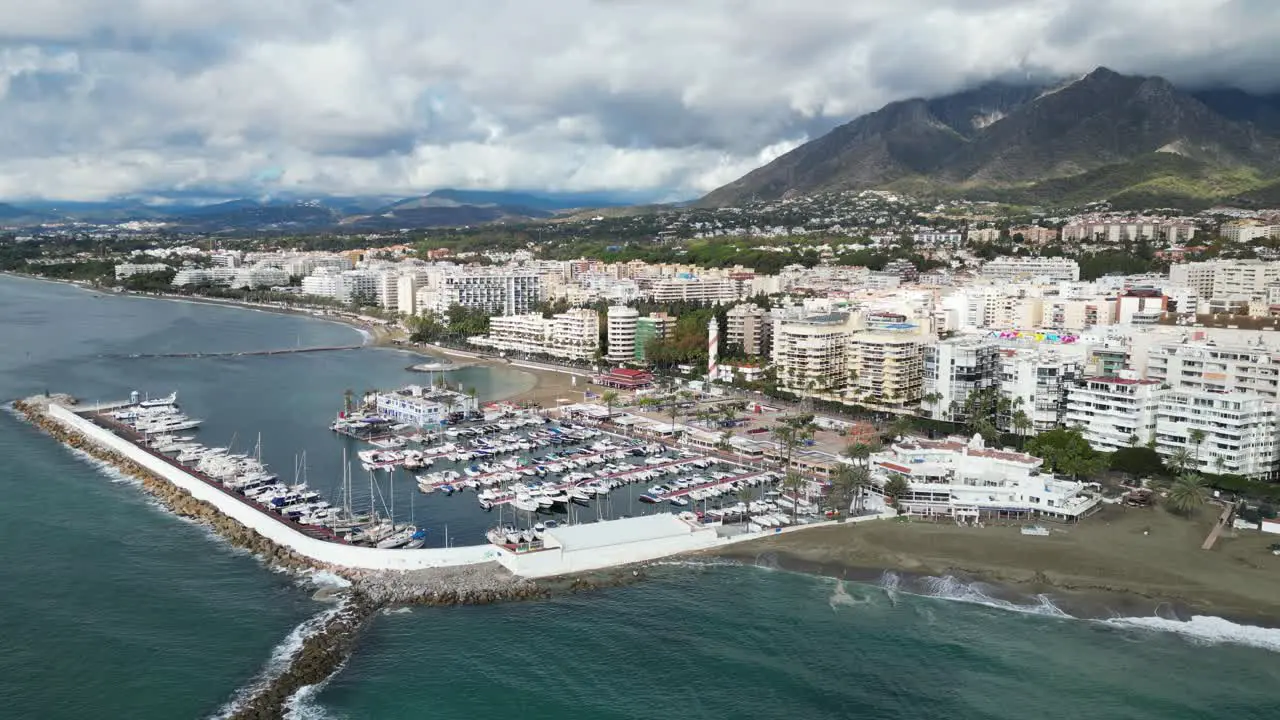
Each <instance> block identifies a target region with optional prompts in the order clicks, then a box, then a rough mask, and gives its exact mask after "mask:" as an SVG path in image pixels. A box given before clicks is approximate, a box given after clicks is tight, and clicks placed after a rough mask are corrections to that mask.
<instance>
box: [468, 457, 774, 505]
mask: <svg viewBox="0 0 1280 720" xmlns="http://www.w3.org/2000/svg"><path fill="white" fill-rule="evenodd" d="M583 457H589V456H585V455H584V456H583ZM699 459H700V458H682V459H680V460H672V461H671V462H668V463H662V464H661V465H638V466H635V467H634V468H633V469H630V470H622V471H619V472H616V473H611V474H609V475H604V476H601V477H593V478H591V479H590V480H578V481H574V482H563V483H556V484H553V485H548V486H544V487H546V488H548V489H550V490H553V491H555V492H559V491H561V490H568V489H570V488H575V487H578V486H580V485H589V484H591V483H594V482H599V481H601V480H617V479H621V478H625V477H630V476H632V475H636V474H638V473H642V472H645V471H648V470H660V469H663V468H669V467H681V466H684V465H691V464H693V463H694V462H696V461H697V460H699ZM508 472H510V471H508ZM494 474H502V473H494ZM763 474H764V473H763V472H758V473H753V474H750V475H737V476H734V477H733V478H728V479H724V480H712V481H711V482H707V483H703V484H700V485H694V486H690V487H687V488H681V489H679V490H676V491H674V492H671V493H667V494H665V495H663V496H662V497H660V498H659V499H660V500H668V499H670V498H673V497H683V496H685V495H688V494H689V493H691V492H693V491H694V490H701V489H705V488H709V487H715V486H716V485H723V484H725V483H726V482H730V481H731V480H749V479H751V478H754V477H758V476H760V475H763ZM471 479H473V480H475V479H478V478H471ZM457 483H458V481H457V480H454V481H453V482H452V483H450V482H445V483H443V484H444V485H450V484H452V485H457ZM515 498H516V493H515V492H513V491H510V490H506V491H503V492H501V493H498V494H496V495H494V496H493V497H491V498H489V502H490V503H492V504H493V505H494V506H497V505H505V504H507V503H510V502H511V501H512V500H514V499H515Z"/></svg>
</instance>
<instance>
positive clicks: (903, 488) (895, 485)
mask: <svg viewBox="0 0 1280 720" xmlns="http://www.w3.org/2000/svg"><path fill="white" fill-rule="evenodd" d="M910 491H911V484H910V483H908V482H907V478H906V476H905V475H903V474H902V473H893V474H892V475H890V476H889V480H888V481H887V482H885V484H884V494H885V495H888V496H889V497H891V498H893V506H894V507H895V508H896V507H900V506H901V498H902V496H903V495H906V494H907V493H908V492H910Z"/></svg>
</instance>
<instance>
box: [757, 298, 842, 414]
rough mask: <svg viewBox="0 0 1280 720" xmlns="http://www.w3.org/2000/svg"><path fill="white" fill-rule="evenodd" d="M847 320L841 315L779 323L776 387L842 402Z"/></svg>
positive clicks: (775, 337)
mask: <svg viewBox="0 0 1280 720" xmlns="http://www.w3.org/2000/svg"><path fill="white" fill-rule="evenodd" d="M852 335H853V326H852V323H851V321H850V317H849V316H848V315H847V314H843V313H831V314H827V315H812V316H808V317H804V318H796V319H787V320H779V321H778V322H776V323H775V324H774V333H773V364H774V368H775V370H776V371H777V375H778V387H780V388H782V389H783V390H787V391H789V392H793V393H796V394H799V395H815V396H822V397H826V398H828V399H832V400H840V399H843V397H842V394H843V392H844V390H845V389H846V388H847V387H848V384H849V371H850V364H849V340H850V338H851V337H852Z"/></svg>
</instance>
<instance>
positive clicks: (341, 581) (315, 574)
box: [307, 570, 351, 588]
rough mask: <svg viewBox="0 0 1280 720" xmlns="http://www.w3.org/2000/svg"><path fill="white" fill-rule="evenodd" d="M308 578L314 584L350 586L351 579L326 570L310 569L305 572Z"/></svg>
mask: <svg viewBox="0 0 1280 720" xmlns="http://www.w3.org/2000/svg"><path fill="white" fill-rule="evenodd" d="M307 576H308V578H309V579H310V580H311V582H312V583H313V584H315V585H321V586H328V587H340V588H345V587H351V581H350V580H348V579H346V578H344V577H342V576H341V575H338V574H337V573H333V572H330V571H328V570H312V571H310V572H309V573H307Z"/></svg>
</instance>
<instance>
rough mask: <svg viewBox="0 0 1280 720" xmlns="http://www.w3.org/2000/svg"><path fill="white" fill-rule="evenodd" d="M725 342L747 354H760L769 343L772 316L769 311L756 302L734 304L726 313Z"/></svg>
mask: <svg viewBox="0 0 1280 720" xmlns="http://www.w3.org/2000/svg"><path fill="white" fill-rule="evenodd" d="M725 320H726V328H725V344H726V345H728V346H731V347H737V348H740V349H741V350H742V352H744V353H746V354H747V355H760V354H762V353H763V352H764V349H765V347H767V346H768V343H769V333H770V330H771V327H772V324H773V322H772V318H771V317H770V315H769V311H768V310H765V309H764V308H762V307H760V306H759V305H756V304H754V303H743V304H741V305H734V306H733V307H732V308H729V312H727V313H725Z"/></svg>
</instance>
